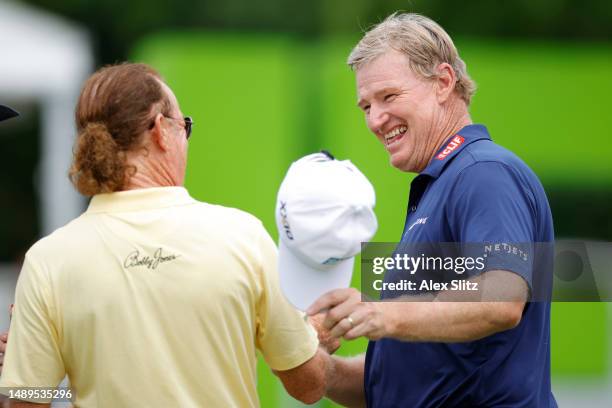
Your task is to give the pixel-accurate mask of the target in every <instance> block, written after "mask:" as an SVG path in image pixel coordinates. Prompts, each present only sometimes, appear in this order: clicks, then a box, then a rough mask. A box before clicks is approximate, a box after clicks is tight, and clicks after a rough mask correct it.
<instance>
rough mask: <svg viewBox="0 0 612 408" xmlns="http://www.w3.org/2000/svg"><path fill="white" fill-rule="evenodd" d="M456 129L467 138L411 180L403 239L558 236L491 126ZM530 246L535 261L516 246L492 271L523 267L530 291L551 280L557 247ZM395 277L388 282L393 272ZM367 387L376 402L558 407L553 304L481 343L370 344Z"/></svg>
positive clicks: (535, 308) (529, 310) (542, 201)
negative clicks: (552, 362)
mask: <svg viewBox="0 0 612 408" xmlns="http://www.w3.org/2000/svg"><path fill="white" fill-rule="evenodd" d="M458 135H460V136H461V138H463V140H462V141H461V143H456V142H457V140H460V139H454V138H455V136H453V137H451V138H450V139H449V142H448V144H444V145H443V147H442V148H441V149H440V151H439V152H438V153H437V154H436V155H435V156H434V158H433V159H432V161H431V162H430V164H429V165H428V166H427V168H426V169H425V170H424V171H423V172H421V173H420V174H419V175H418V176H417V177H415V179H414V180H413V181H412V184H411V188H410V197H409V202H408V211H407V216H406V222H405V225H404V231H403V234H402V238H401V242H400V246H401V245H402V244H404V245H405V244H410V243H437V242H457V243H492V244H495V243H498V244H502V243H505V244H507V243H516V244H518V243H522V244H529V243H541V242H549V243H552V242H553V240H554V233H553V223H552V216H551V213H550V208H549V206H548V200H547V199H546V194H545V193H544V189H543V188H542V185H541V183H540V182H539V180H538V178H537V177H536V175H535V174H534V173H533V172H532V171H531V170H530V169H529V168H528V167H527V165H526V164H525V163H523V161H521V160H520V159H519V158H518V157H517V156H516V155H514V154H513V153H512V152H510V151H508V150H506V149H504V148H502V147H501V146H499V145H497V144H495V143H493V142H492V141H491V139H490V137H489V135H488V133H487V130H486V128H485V127H484V126H481V125H470V126H466V127H465V128H463V129H462V130H461V131H459V132H458ZM453 140H454V141H455V143H453ZM449 146H450V147H451V149H448V147H449ZM425 218H426V220H425V221H423V219H425ZM417 220H420V221H417ZM523 249H524V248H523ZM531 249H532V248H531ZM531 249H530V248H527V249H525V250H526V251H530V252H529V255H530V256H529V258H528V261H525V260H524V259H517V257H516V256H512V253H510V255H508V256H499V257H495V256H493V257H492V258H491V259H490V263H489V264H487V269H504V270H509V271H512V272H514V273H517V274H519V275H520V276H522V277H523V278H524V279H525V281H526V282H527V283H528V285H529V287H530V290H533V285H534V279H535V280H536V281H537V282H542V281H543V282H549V281H552V251H550V252H546V251H544V252H540V253H537V252H536V253H533V252H531ZM534 274H535V276H534ZM388 275H389V276H387V274H386V275H385V280H386V281H387V280H393V279H394V277H393V274H392V273H388ZM542 275H544V276H542ZM388 296H390V295H389V294H386V293H382V295H381V297H383V298H385V297H388ZM365 391H366V400H367V403H368V406H369V407H410V408H425V407H428V408H429V407H470V408H476V407H499V408H501V407H504V408H506V407H507V408H509V407H545V408H548V407H556V406H557V404H556V402H555V399H554V397H553V395H552V392H551V384H550V303H548V302H529V303H527V304H526V306H525V309H524V311H523V316H522V319H521V322H520V323H519V325H518V326H517V327H516V328H514V329H511V330H507V331H504V332H500V333H496V334H494V335H492V336H489V337H486V338H484V339H481V340H477V341H472V342H467V343H453V344H450V343H409V342H400V341H397V340H392V339H381V340H378V341H371V342H370V343H369V345H368V350H367V354H366V367H365Z"/></svg>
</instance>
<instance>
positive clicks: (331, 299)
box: [306, 288, 352, 316]
mask: <svg viewBox="0 0 612 408" xmlns="http://www.w3.org/2000/svg"><path fill="white" fill-rule="evenodd" d="M351 293H352V290H351V289H350V288H347V289H335V290H332V291H330V292H327V293H325V294H324V295H322V296H321V297H320V298H318V299H317V300H315V301H314V303H313V304H312V305H310V307H309V308H308V309H306V313H307V314H308V315H310V316H312V315H314V314H317V313H319V312H321V311H323V310H325V309H331V308H332V307H334V306H336V305H338V304H340V303H342V302H344V301H345V300H346V299H347V298H349V297H350V295H351Z"/></svg>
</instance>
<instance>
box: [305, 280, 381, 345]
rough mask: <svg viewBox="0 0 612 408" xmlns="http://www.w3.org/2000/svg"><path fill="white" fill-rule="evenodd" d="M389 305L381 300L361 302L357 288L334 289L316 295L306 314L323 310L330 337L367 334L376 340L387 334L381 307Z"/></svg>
mask: <svg viewBox="0 0 612 408" xmlns="http://www.w3.org/2000/svg"><path fill="white" fill-rule="evenodd" d="M387 307H388V305H387V304H386V303H382V302H362V300H361V293H360V292H359V291H358V290H357V289H353V288H348V289H336V290H332V291H331V292H327V293H326V294H324V295H323V296H321V297H320V298H319V299H317V300H316V301H315V302H314V303H313V304H312V305H311V306H310V307H309V308H308V310H307V313H308V315H310V316H312V315H315V314H317V313H325V319H324V320H323V328H324V329H326V330H329V334H330V335H331V336H332V337H336V338H340V337H344V338H345V339H347V340H352V339H356V338H357V337H361V336H364V337H367V338H368V339H370V340H378V339H380V338H382V337H388V334H389V329H388V327H389V322H388V321H387V320H388V319H385V315H384V311H385V309H386V308H387Z"/></svg>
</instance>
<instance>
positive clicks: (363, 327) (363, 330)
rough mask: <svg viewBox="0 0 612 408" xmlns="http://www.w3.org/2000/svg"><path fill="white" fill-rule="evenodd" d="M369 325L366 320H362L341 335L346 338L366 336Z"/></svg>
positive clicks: (352, 338)
mask: <svg viewBox="0 0 612 408" xmlns="http://www.w3.org/2000/svg"><path fill="white" fill-rule="evenodd" d="M369 326H370V325H369V324H368V322H362V323H360V324H357V325H356V326H355V327H353V328H351V329H350V330H349V331H347V332H346V333H344V336H343V337H344V338H345V339H346V340H355V339H356V338H359V337H368V334H369V331H370V329H369Z"/></svg>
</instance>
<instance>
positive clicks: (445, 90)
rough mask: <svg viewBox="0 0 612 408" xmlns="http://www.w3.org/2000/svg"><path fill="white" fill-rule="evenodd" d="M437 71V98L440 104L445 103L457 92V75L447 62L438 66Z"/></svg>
mask: <svg viewBox="0 0 612 408" xmlns="http://www.w3.org/2000/svg"><path fill="white" fill-rule="evenodd" d="M436 71H437V74H438V76H437V78H436V96H437V97H438V102H440V103H444V102H446V101H447V100H448V98H449V97H450V95H451V94H452V93H453V91H454V90H455V84H456V83H457V75H456V74H455V70H454V69H453V67H451V66H450V64H448V63H446V62H443V63H442V64H440V65H438V67H437V68H436Z"/></svg>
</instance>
